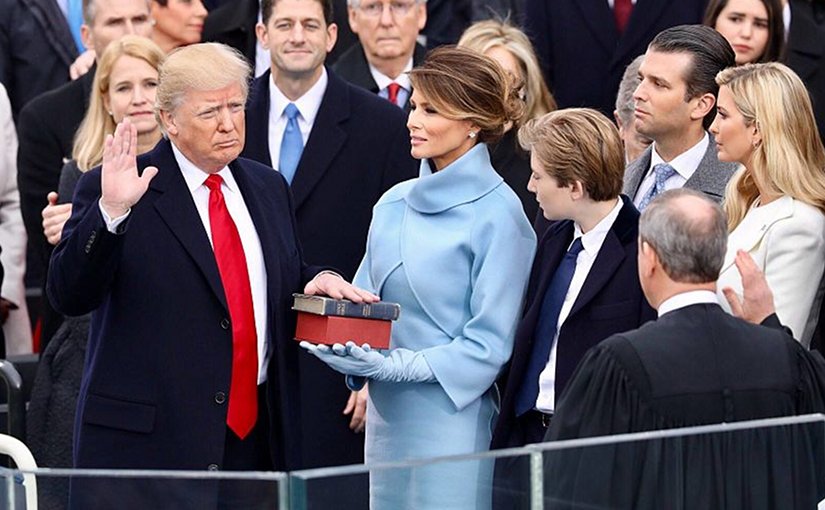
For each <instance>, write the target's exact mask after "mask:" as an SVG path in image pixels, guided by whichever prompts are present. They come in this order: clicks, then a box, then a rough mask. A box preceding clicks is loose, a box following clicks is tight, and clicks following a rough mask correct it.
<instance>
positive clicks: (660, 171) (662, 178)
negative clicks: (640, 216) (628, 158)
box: [639, 163, 676, 212]
mask: <svg viewBox="0 0 825 510" xmlns="http://www.w3.org/2000/svg"><path fill="white" fill-rule="evenodd" d="M653 172H654V173H655V174H656V182H655V183H654V184H653V187H652V188H650V189H649V190H648V191H647V193H645V196H644V198H642V201H641V202H639V211H640V212H641V211H644V210H645V207H647V206H648V204H650V201H651V200H653V199H654V198H656V196H657V195H659V193H662V192H663V191H665V182H666V181H667V180H668V179H670V178H671V177H673V176H674V175H676V170H675V169H674V168H673V167H672V166H670V165H668V164H667V163H659V164H658V165H656V166H654V167H653Z"/></svg>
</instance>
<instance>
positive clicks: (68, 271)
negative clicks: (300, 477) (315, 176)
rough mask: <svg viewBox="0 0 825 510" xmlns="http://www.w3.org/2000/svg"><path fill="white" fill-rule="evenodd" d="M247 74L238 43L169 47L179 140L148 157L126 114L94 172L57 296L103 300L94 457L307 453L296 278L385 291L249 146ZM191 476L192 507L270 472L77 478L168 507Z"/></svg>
mask: <svg viewBox="0 0 825 510" xmlns="http://www.w3.org/2000/svg"><path fill="white" fill-rule="evenodd" d="M248 76H249V67H248V65H247V63H246V61H245V60H244V58H243V57H242V56H241V55H240V54H239V53H237V52H234V51H233V50H231V49H229V48H228V47H226V46H223V45H218V44H198V45H192V46H188V47H186V48H184V49H181V50H179V51H177V52H175V53H174V54H173V55H170V56H169V57H168V58H167V60H166V61H165V62H164V64H163V66H162V67H161V70H160V85H159V88H158V91H157V105H158V106H157V108H158V112H157V113H158V116H159V118H160V121H161V123H162V126H163V129H164V132H165V133H166V134H167V135H168V140H163V141H161V142H160V143H159V144H158V146H157V147H156V148H155V149H154V150H152V151H151V152H150V153H148V154H146V155H144V156H141V157H140V158H137V159H136V158H135V146H136V131H135V128H134V126H132V125H130V124H129V123H128V122H124V123H123V124H121V125H120V126H118V128H117V130H116V133H115V135H114V138H113V139H109V140H108V141H107V144H106V149H105V153H104V157H103V166H102V169H101V168H98V169H95V170H92V171H90V172H88V173H87V174H85V175H84V176H83V178H81V180H80V182H79V183H78V186H77V191H76V194H75V201H74V209H73V211H72V217H71V218H70V219H69V221H68V222H67V223H66V226H65V228H64V231H63V239H62V240H61V242H60V244H59V245H58V246H57V248H56V249H55V251H54V255H53V257H52V264H51V268H50V269H51V270H50V274H49V282H48V291H49V297H50V298H51V299H52V300H53V302H54V304H55V306H56V308H57V309H58V310H60V311H61V312H63V313H66V314H70V315H80V314H85V313H88V312H93V314H92V323H91V332H90V338H89V346H88V350H89V353H88V356H87V358H86V360H87V363H86V366H85V370H84V376H83V381H82V384H81V390H80V395H79V397H78V412H77V418H76V425H75V448H74V454H75V458H74V462H75V466H76V467H78V468H106V469H112V468H132V469H189V470H244V471H249V470H253V471H259V470H273V469H275V470H286V469H294V468H296V467H300V466H301V465H302V452H301V450H300V447H301V435H302V433H303V430H302V429H301V423H300V416H299V411H300V407H301V404H300V402H299V401H298V391H297V390H298V389H297V384H298V381H297V372H296V363H297V362H296V355H297V343H296V342H294V341H293V340H291V337H292V335H293V332H294V327H295V324H294V317H293V314H292V312H291V311H290V310H289V306H290V303H291V294H292V293H293V292H298V291H301V290H302V289H303V290H304V291H306V292H308V293H318V292H323V293H325V294H328V295H330V296H332V297H347V298H349V299H353V300H355V301H362V300H364V299H367V300H368V301H372V300H375V299H377V298H376V297H375V296H372V295H371V294H368V293H365V292H363V291H357V290H356V289H355V288H354V287H352V286H351V285H349V284H347V283H346V282H344V280H342V279H341V278H340V277H338V276H337V275H334V274H330V273H329V272H320V273H319V268H318V267H313V266H307V265H306V263H305V260H304V258H303V255H302V252H301V247H300V242H299V240H298V235H297V230H296V225H295V217H294V214H293V212H292V203H291V196H290V193H289V190H288V187H287V184H286V182H285V181H284V179H283V178H282V177H281V176H280V175H278V174H277V173H276V172H273V171H272V169H271V168H268V167H266V166H264V165H261V164H259V163H256V162H253V161H249V160H246V159H244V158H238V155H239V154H240V152H241V150H242V148H243V146H244V104H245V101H246V96H247V87H248V81H247V80H248ZM193 84H194V85H193ZM133 482H134V481H133ZM133 482H132V483H133ZM124 483H125V486H126V487H128V486H130V483H127V482H124ZM119 487H120V486H119ZM176 487H177V488H179V489H181V490H186V489H189V490H187V491H186V492H187V494H186V504H187V505H190V507H191V508H215V505H216V504H217V503H220V504H222V505H224V506H223V507H222V508H236V507H237V506H235V505H236V503H237V504H239V503H240V502H247V501H249V499H250V498H251V499H252V500H254V499H255V498H256V497H257V496H259V495H260V496H262V497H263V495H262V494H259V493H258V491H256V490H255V488H259V489H263V488H264V487H265V484H256V485H253V486H251V487H250V488H249V489H248V490H244V491H238V490H233V487H232V486H231V484H228V483H227V484H221V485H220V487H218V486H217V485H208V484H205V485H202V486H199V487H200V488H201V490H193V488H192V487H184V486H182V485H181V484H178V485H175V484H170V485H168V486H167V485H165V486H164V489H163V490H148V489H147V490H142V491H135V492H132V491H128V492H126V493H123V492H122V491H119V490H114V489H113V488H112V487H108V488H106V487H104V484H103V483H102V482H101V483H98V482H95V481H94V480H89V479H85V480H75V481H74V482H73V484H72V504H73V505H74V507H76V508H113V507H117V508H162V507H166V506H168V505H169V504H170V502H171V501H175V498H177V497H180V494H176V492H175V488H176ZM264 492H265V491H264ZM109 497H113V498H116V499H114V500H110V499H107V498H109ZM243 508H246V507H245V506H244V507H243ZM255 508H258V507H255Z"/></svg>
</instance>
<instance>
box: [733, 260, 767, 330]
mask: <svg viewBox="0 0 825 510" xmlns="http://www.w3.org/2000/svg"><path fill="white" fill-rule="evenodd" d="M734 263H735V264H736V269H738V270H739V275H740V276H741V277H742V298H741V299H740V298H739V295H737V294H736V291H734V290H733V289H732V288H730V287H725V288H723V289H722V293H723V294H725V299H727V300H728V304H729V305H730V309H731V312H732V313H733V315H734V316H736V317H739V318H740V319H744V320H746V321H748V322H752V323H754V324H761V323H762V321H764V320H765V318H766V317H768V316H769V315H771V314H773V313H775V312H776V308H775V306H774V303H773V292H771V288H770V287H768V281H767V280H766V279H765V275H764V274H763V273H762V271H760V270H759V267H758V266H757V265H756V262H754V261H753V258H752V257H751V256H750V254H748V253H747V252H746V251H743V250H738V251H737V252H736V259H734Z"/></svg>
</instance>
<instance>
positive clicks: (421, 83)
mask: <svg viewBox="0 0 825 510" xmlns="http://www.w3.org/2000/svg"><path fill="white" fill-rule="evenodd" d="M410 81H411V82H412V86H413V88H414V89H417V90H418V91H419V92H420V93H421V94H423V95H424V96H426V98H427V100H428V101H429V102H430V104H431V105H432V106H433V108H435V109H436V111H437V112H438V113H439V114H441V115H443V116H444V117H446V118H448V119H452V120H467V121H470V122H472V123H474V124H475V125H476V126H478V128H479V132H478V140H479V141H480V142H484V143H495V142H497V141H499V140H500V139H501V137H502V135H504V127H505V125H506V124H507V123H508V122H513V123H515V124H518V121H519V120H520V119H521V117H522V116H523V115H524V101H522V100H521V99H520V98H519V86H520V84H518V83H513V79H512V77H511V76H510V75H509V74H508V73H507V72H506V71H505V70H504V69H502V68H501V66H499V65H498V63H497V62H496V61H495V60H493V59H491V58H490V57H487V56H484V55H481V54H480V53H478V52H476V51H474V50H471V49H468V48H459V47H456V46H441V47H439V48H436V49H434V50H433V51H431V52H430V53H429V54H428V55H427V58H426V59H424V62H423V63H422V64H421V66H419V67H416V68H414V69H413V70H412V71H410Z"/></svg>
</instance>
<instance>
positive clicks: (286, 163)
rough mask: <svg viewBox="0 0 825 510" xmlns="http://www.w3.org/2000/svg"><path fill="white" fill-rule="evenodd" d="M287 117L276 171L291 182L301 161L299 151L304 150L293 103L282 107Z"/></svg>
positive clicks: (295, 107)
mask: <svg viewBox="0 0 825 510" xmlns="http://www.w3.org/2000/svg"><path fill="white" fill-rule="evenodd" d="M284 113H285V114H286V117H287V123H286V129H285V130H284V137H283V138H282V139H281V154H280V156H278V171H280V172H281V175H283V176H284V178H285V179H286V182H288V183H290V184H292V179H293V178H294V177H295V170H297V169H298V162H299V161H301V153H302V152H304V137H303V136H301V129H300V128H299V127H298V114H299V113H300V112H299V111H298V107H297V106H295V103H289V104H288V105H287V106H286V108H285V109H284Z"/></svg>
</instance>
